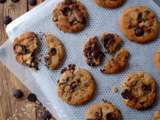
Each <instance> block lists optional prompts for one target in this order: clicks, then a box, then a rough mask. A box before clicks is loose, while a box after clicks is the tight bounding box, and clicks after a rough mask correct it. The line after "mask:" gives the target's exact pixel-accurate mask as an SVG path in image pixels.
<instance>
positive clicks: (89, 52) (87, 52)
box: [83, 36, 104, 66]
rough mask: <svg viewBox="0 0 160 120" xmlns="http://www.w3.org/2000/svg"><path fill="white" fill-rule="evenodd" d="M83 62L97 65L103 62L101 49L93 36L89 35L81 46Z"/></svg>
mask: <svg viewBox="0 0 160 120" xmlns="http://www.w3.org/2000/svg"><path fill="white" fill-rule="evenodd" d="M83 55H84V58H85V62H86V63H87V64H88V65H89V66H98V65H100V64H101V63H102V62H103V58H104V53H103V52H102V51H101V49H100V46H99V43H98V40H97V38H96V37H95V36H93V37H90V38H89V39H88V40H87V42H86V43H85V44H84V47H83Z"/></svg>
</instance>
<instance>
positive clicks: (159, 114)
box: [152, 111, 160, 120]
mask: <svg viewBox="0 0 160 120" xmlns="http://www.w3.org/2000/svg"><path fill="white" fill-rule="evenodd" d="M152 120H160V111H155V112H154V113H153V116H152Z"/></svg>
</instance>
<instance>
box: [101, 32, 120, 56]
mask: <svg viewBox="0 0 160 120" xmlns="http://www.w3.org/2000/svg"><path fill="white" fill-rule="evenodd" d="M101 42H102V44H103V47H104V48H105V49H106V51H107V53H114V52H116V51H117V50H118V49H119V48H120V46H121V43H122V40H121V38H120V37H119V36H118V35H117V34H113V33H106V32H105V33H103V34H102V35H101Z"/></svg>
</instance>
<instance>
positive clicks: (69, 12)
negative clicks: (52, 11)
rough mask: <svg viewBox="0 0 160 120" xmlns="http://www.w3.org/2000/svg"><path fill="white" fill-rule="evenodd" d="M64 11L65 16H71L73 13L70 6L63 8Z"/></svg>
mask: <svg viewBox="0 0 160 120" xmlns="http://www.w3.org/2000/svg"><path fill="white" fill-rule="evenodd" d="M62 13H63V15H64V16H69V15H70V14H71V9H70V8H69V7H65V8H64V9H63V10H62Z"/></svg>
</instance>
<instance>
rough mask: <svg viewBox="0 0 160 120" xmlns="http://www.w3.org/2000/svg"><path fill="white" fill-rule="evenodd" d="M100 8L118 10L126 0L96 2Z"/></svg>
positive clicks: (99, 0) (97, 0)
mask: <svg viewBox="0 0 160 120" xmlns="http://www.w3.org/2000/svg"><path fill="white" fill-rule="evenodd" d="M94 1H95V2H96V4H97V5H98V6H101V7H104V8H110V9H113V8H118V7H120V6H121V5H122V4H123V3H124V2H126V0H94Z"/></svg>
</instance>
